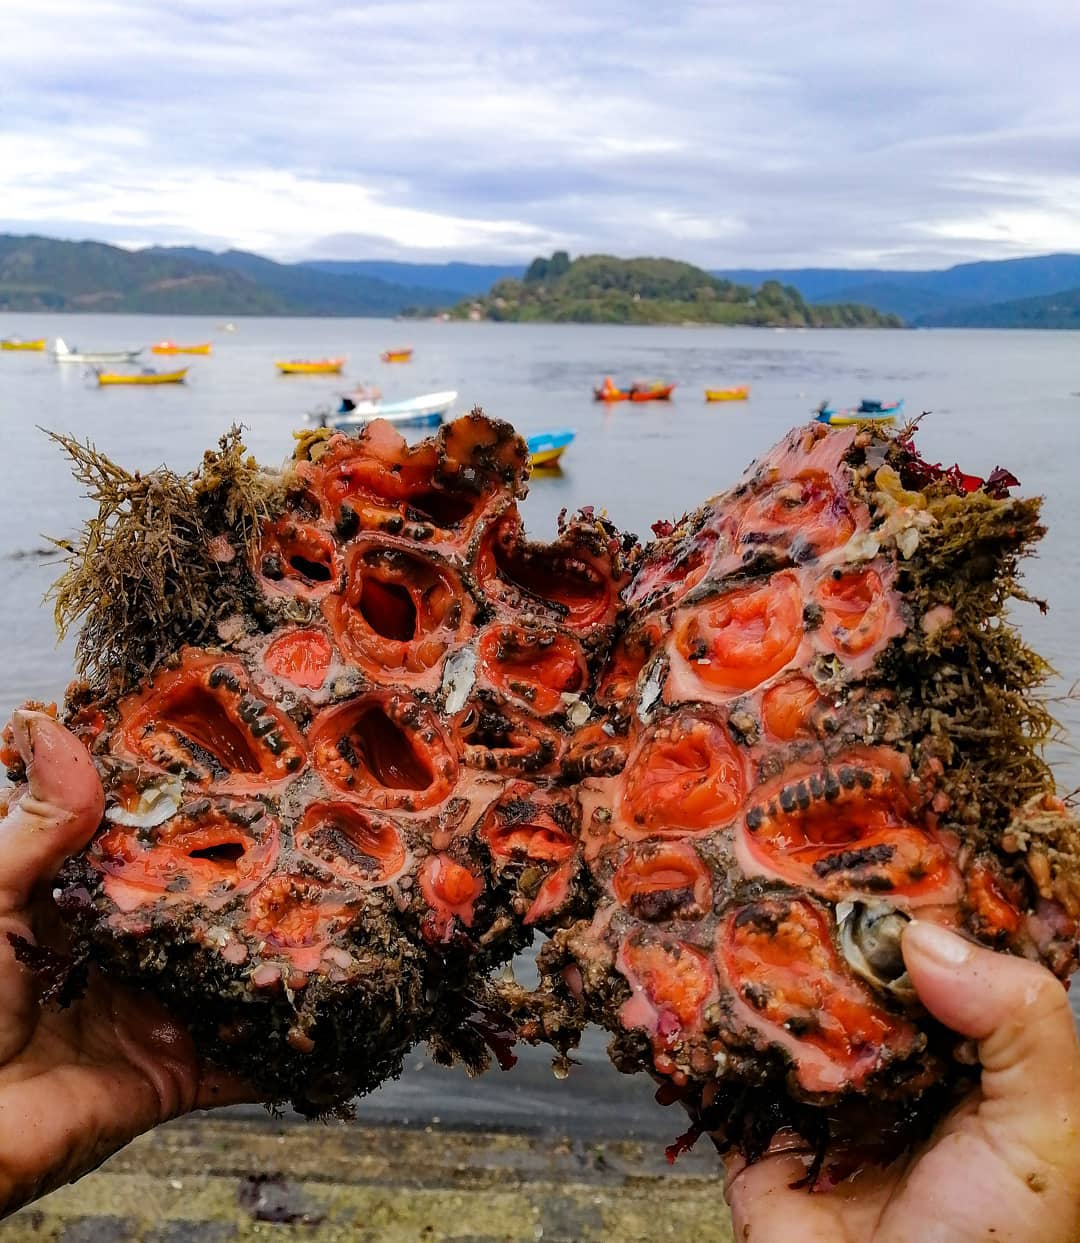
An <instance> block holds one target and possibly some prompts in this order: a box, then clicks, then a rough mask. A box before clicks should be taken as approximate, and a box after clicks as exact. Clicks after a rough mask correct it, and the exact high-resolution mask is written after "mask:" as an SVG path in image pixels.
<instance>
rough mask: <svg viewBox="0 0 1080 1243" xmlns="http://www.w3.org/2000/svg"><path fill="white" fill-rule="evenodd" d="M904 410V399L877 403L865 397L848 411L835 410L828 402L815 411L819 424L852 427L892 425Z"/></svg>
mask: <svg viewBox="0 0 1080 1243" xmlns="http://www.w3.org/2000/svg"><path fill="white" fill-rule="evenodd" d="M903 409H904V399H903V398H902V397H901V398H899V399H898V400H896V401H875V400H874V399H872V398H869V397H864V398H863V399H862V401H861V402H859V404H858V405H857V406H852V407H850V408H849V409H847V410H833V409H832V408H831V407H830V406H829V403H828V402H827V401H823V402H822V403H821V405H820V406H818V408H817V409H816V410H815V411H814V414H815V416H816V418H817V421H818V422H819V423H827V424H828V425H829V426H830V427H851V426H852V425H853V424H855V423H892V422H894V421H895V420H896V416H897V415H898V414H900V413H901V411H902V410H903Z"/></svg>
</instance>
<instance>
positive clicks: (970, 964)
mask: <svg viewBox="0 0 1080 1243" xmlns="http://www.w3.org/2000/svg"><path fill="white" fill-rule="evenodd" d="M903 951H904V962H905V964H906V965H907V969H908V974H909V975H910V976H911V979H912V982H913V983H914V985H915V988H916V990H917V992H918V994H919V998H920V1000H921V1001H922V1003H923V1004H924V1005H925V1006H926V1008H927V1009H928V1010H929V1011H930V1013H931V1014H933V1015H934V1017H935V1018H937V1019H939V1020H940V1021H941V1022H942V1023H944V1024H945V1025H946V1026H947V1027H950V1028H952V1029H953V1031H956V1032H959V1033H961V1034H962V1035H964V1036H968V1037H971V1038H972V1039H975V1040H977V1041H979V1060H980V1061H981V1063H982V1067H983V1074H982V1101H981V1103H980V1106H979V1111H978V1113H979V1119H980V1121H981V1122H984V1123H991V1124H994V1126H995V1135H998V1136H1000V1137H1002V1142H1004V1143H1007V1144H1009V1145H1012V1146H1014V1148H1015V1149H1016V1151H1015V1152H1014V1154H1013V1155H1014V1156H1016V1157H1017V1158H1018V1159H1019V1158H1022V1157H1026V1156H1027V1154H1035V1155H1036V1156H1037V1157H1039V1158H1040V1159H1042V1160H1045V1161H1047V1162H1049V1163H1050V1164H1052V1165H1059V1164H1060V1162H1061V1160H1062V1158H1063V1156H1066V1155H1068V1156H1069V1159H1071V1160H1072V1161H1073V1163H1074V1164H1080V1161H1078V1159H1077V1157H1076V1156H1075V1154H1076V1151H1077V1144H1078V1140H1080V1048H1078V1045H1077V1039H1076V1033H1075V1030H1074V1026H1073V1018H1072V1013H1071V1012H1070V1010H1069V1003H1068V998H1067V996H1066V993H1065V989H1064V988H1063V987H1062V986H1061V984H1060V982H1059V981H1058V980H1057V979H1055V978H1054V976H1052V975H1051V974H1050V972H1049V971H1047V970H1046V969H1045V968H1043V967H1041V966H1039V965H1037V964H1036V963H1032V962H1028V961H1027V960H1025V959H1023V958H1014V957H1012V956H1011V955H1008V954H998V953H995V952H994V951H992V950H988V949H983V948H981V947H979V946H976V945H972V944H971V943H970V942H968V941H965V940H964V939H963V938H962V937H959V936H957V935H956V934H955V933H952V932H949V931H948V930H947V929H945V928H942V927H939V926H938V925H936V924H930V923H923V922H920V921H914V922H912V923H911V924H909V925H908V927H907V929H906V930H905V933H904V940H903ZM1023 1149H1026V1150H1027V1153H1026V1154H1025V1153H1024V1152H1023V1151H1022V1150H1023ZM1028 1164H1030V1161H1028Z"/></svg>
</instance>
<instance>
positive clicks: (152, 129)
mask: <svg viewBox="0 0 1080 1243" xmlns="http://www.w3.org/2000/svg"><path fill="white" fill-rule="evenodd" d="M5 23H6V26H7V33H8V37H9V44H8V45H9V46H10V47H17V48H19V49H20V53H21V54H20V56H19V58H18V60H17V62H16V64H15V67H14V70H13V72H12V71H10V70H9V72H8V73H7V75H6V78H5V82H4V83H3V86H2V87H0V92H2V94H0V100H2V103H3V109H4V115H5V125H4V129H3V132H2V133H0V168H2V169H3V171H2V172H0V227H3V228H5V229H8V230H25V231H31V230H33V231H40V232H46V233H57V234H62V235H65V236H94V237H100V238H104V239H107V240H114V241H119V242H129V243H132V244H144V243H147V242H151V241H160V242H195V243H197V244H203V245H207V244H209V245H239V246H248V247H251V248H253V249H260V250H263V251H265V252H267V253H271V254H275V255H278V256H281V257H286V258H288V257H301V256H312V255H322V256H335V255H336V256H345V257H347V256H349V255H354V256H361V255H392V256H396V257H401V256H407V255H410V254H415V255H423V256H425V257H451V256H452V257H464V258H475V259H483V258H492V259H495V258H498V259H503V258H523V259H527V258H528V257H530V256H531V255H532V254H533V253H535V252H536V251H538V250H542V249H548V248H551V247H553V246H555V245H566V246H568V247H569V248H570V249H572V250H575V251H584V250H606V251H614V252H616V253H621V254H631V253H637V254H640V253H653V254H671V255H678V256H680V257H685V258H688V259H691V260H694V261H697V262H701V263H706V264H708V265H710V266H720V265H724V266H728V265H751V264H762V265H765V264H768V265H773V264H791V265H795V264H809V263H820V264H865V265H874V264H878V263H883V262H887V263H893V264H897V265H901V266H922V265H927V264H934V263H948V262H953V261H957V260H961V259H966V258H973V257H982V256H988V257H999V256H1007V255H1014V254H1024V253H1034V252H1039V251H1045V250H1051V249H1080V211H1078V210H1077V209H1078V207H1080V141H1078V140H1080V106H1078V105H1080V82H1078V81H1077V78H1076V75H1075V70H1074V57H1073V52H1074V50H1075V47H1076V46H1077V35H1078V34H1080V8H1078V7H1077V6H1076V5H1075V3H1074V2H1073V0H1042V2H1041V3H1040V4H1039V5H1037V6H1033V5H1030V4H1022V3H1020V0H983V3H981V4H980V5H978V6H975V5H958V6H952V8H946V7H944V6H941V5H940V4H939V3H936V2H935V3H930V0H909V2H908V3H906V4H904V5H902V6H900V5H895V4H893V3H891V2H888V0H863V2H862V3H857V2H856V0H818V2H817V3H815V4H813V5H807V4H805V3H804V2H803V0H712V2H707V0H706V2H702V0H698V2H697V3H690V2H684V0H674V2H672V0H669V2H667V3H664V4H656V3H651V4H647V3H644V2H643V0H642V2H639V0H627V2H625V3H614V2H613V0H598V2H596V3H593V4H590V5H589V6H582V5H579V4H574V3H571V2H570V0H521V2H517V0H501V2H499V3H496V2H495V0H476V2H467V0H443V2H441V3H435V2H429V0H394V2H390V0H386V2H377V3H365V4H353V3H348V4H346V3H341V2H340V0H327V2H325V3H323V4H321V5H318V6H315V5H311V4H309V3H305V2H304V0H262V3H260V4H259V5H258V6H251V5H248V4H247V3H246V0H178V2H177V3H173V4H171V5H168V6H158V5H151V4H150V3H148V0H35V3H34V4H32V5H22V6H17V9H16V11H15V13H14V14H9V15H8V16H6V18H5Z"/></svg>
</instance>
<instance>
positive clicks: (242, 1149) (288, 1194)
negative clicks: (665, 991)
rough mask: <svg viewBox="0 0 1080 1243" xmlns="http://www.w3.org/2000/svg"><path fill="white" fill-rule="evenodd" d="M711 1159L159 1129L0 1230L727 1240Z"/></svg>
mask: <svg viewBox="0 0 1080 1243" xmlns="http://www.w3.org/2000/svg"><path fill="white" fill-rule="evenodd" d="M716 1171H717V1161H716V1157H715V1155H713V1154H711V1153H710V1152H709V1151H707V1150H706V1149H705V1147H704V1146H703V1147H702V1148H701V1149H700V1150H699V1151H696V1152H694V1153H691V1154H689V1155H688V1156H684V1157H682V1158H681V1159H680V1160H679V1162H678V1164H677V1165H676V1166H675V1167H674V1168H671V1167H669V1166H668V1165H667V1163H666V1161H665V1159H664V1155H663V1151H662V1150H661V1149H660V1148H659V1147H658V1146H657V1145H656V1144H654V1143H641V1142H637V1141H630V1140H618V1139H611V1138H602V1139H599V1140H595V1141H590V1140H586V1139H581V1138H574V1139H557V1138H552V1137H551V1136H550V1135H535V1134H533V1135H528V1134H512V1133H506V1132H497V1131H490V1130H484V1131H480V1130H466V1129H448V1128H444V1127H442V1126H426V1127H425V1126H411V1127H408V1126H400V1125H393V1124H381V1125H379V1126H378V1127H369V1126H357V1125H342V1124H330V1125H319V1124H311V1123H307V1124H305V1123H300V1122H293V1121H286V1120H282V1121H274V1120H272V1119H269V1118H267V1117H265V1116H259V1115H256V1114H254V1113H253V1112H239V1113H235V1114H218V1115H215V1116H213V1117H209V1116H195V1117H192V1118H188V1119H184V1120H182V1121H179V1122H175V1123H172V1124H171V1125H169V1126H166V1127H162V1128H160V1129H159V1130H158V1131H156V1132H154V1133H153V1134H151V1135H148V1136H144V1137H143V1138H142V1139H140V1140H139V1141H137V1142H136V1143H134V1144H132V1145H131V1146H130V1147H129V1148H127V1149H126V1150H125V1151H123V1152H121V1153H119V1154H118V1155H117V1156H115V1157H113V1159H112V1160H111V1161H109V1162H108V1163H106V1164H105V1165H104V1166H102V1168H101V1169H100V1170H98V1171H97V1172H96V1173H94V1174H91V1175H88V1176H87V1177H86V1178H84V1179H83V1180H82V1181H80V1182H79V1183H77V1184H75V1185H74V1186H70V1187H65V1188H63V1189H62V1190H60V1191H57V1192H54V1193H53V1194H52V1195H51V1196H48V1197H46V1198H45V1199H44V1200H41V1201H40V1202H39V1203H37V1204H36V1205H34V1206H32V1207H30V1208H27V1209H24V1210H23V1211H22V1212H21V1213H18V1214H16V1215H15V1216H14V1217H12V1218H10V1219H8V1221H7V1222H5V1223H4V1224H2V1225H0V1240H2V1241H3V1243H23V1241H26V1243H31V1241H33V1243H241V1241H245V1240H254V1239H260V1240H267V1239H272V1240H275V1241H280V1243H288V1241H290V1240H294V1239H295V1240H304V1241H305V1243H337V1241H338V1240H349V1241H350V1243H443V1241H446V1243H449V1241H451V1240H453V1241H454V1243H535V1241H536V1240H544V1243H594V1241H595V1243H600V1240H619V1241H620V1243H638V1241H640V1243H646V1241H648V1243H653V1241H654V1240H656V1241H660V1240H680V1241H681V1240H687V1239H697V1240H700V1241H701V1243H730V1241H731V1239H732V1235H731V1228H730V1222H729V1219H728V1214H727V1210H726V1208H725V1206H724V1200H723V1195H722V1192H721V1183H720V1180H719V1178H718V1177H717V1172H716Z"/></svg>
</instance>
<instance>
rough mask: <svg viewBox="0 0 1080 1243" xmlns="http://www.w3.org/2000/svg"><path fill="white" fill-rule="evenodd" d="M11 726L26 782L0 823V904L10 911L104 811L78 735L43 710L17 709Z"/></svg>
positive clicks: (78, 846)
mask: <svg viewBox="0 0 1080 1243" xmlns="http://www.w3.org/2000/svg"><path fill="white" fill-rule="evenodd" d="M11 724H12V732H13V733H14V736H15V745H16V747H17V748H18V750H19V754H20V755H21V756H22V758H23V761H24V763H25V764H26V777H27V786H26V788H25V790H23V791H22V792H21V794H20V795H18V796H17V797H16V799H15V800H14V801H13V803H12V804H11V809H10V810H9V812H8V814H7V816H5V817H4V819H3V820H2V821H0V895H2V896H0V902H2V903H3V906H4V907H5V908H6V909H7V910H9V911H10V910H18V909H19V908H21V907H23V906H25V905H26V903H27V901H28V900H29V898H30V895H31V893H32V892H33V891H34V889H35V888H36V887H37V886H38V885H39V884H40V883H41V882H43V881H47V880H49V879H50V878H51V877H52V876H53V874H54V873H55V872H56V869H57V868H58V867H59V866H60V864H61V863H62V862H63V861H64V859H65V858H66V857H67V856H68V855H69V854H72V853H73V852H74V851H76V850H79V849H81V847H82V846H84V845H85V844H86V842H87V841H88V840H89V838H90V836H91V835H92V834H93V832H94V830H95V829H96V828H97V827H98V825H99V824H100V823H101V817H102V814H103V812H104V809H105V796H104V793H103V792H102V789H101V782H100V780H99V779H98V775H97V771H96V770H95V768H94V764H93V761H92V760H91V759H90V755H89V753H88V752H87V750H86V748H85V747H84V746H83V745H82V743H81V742H79V740H78V739H77V738H75V737H74V736H73V735H72V734H70V733H69V732H68V731H67V730H66V729H65V728H64V727H63V726H62V725H61V724H60V723H59V722H58V721H54V720H53V718H52V717H50V716H46V715H45V713H43V712H29V711H22V710H20V711H17V712H16V713H15V714H14V716H13V717H12V721H11Z"/></svg>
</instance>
